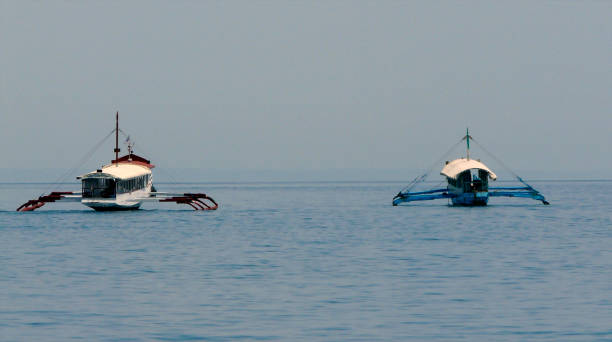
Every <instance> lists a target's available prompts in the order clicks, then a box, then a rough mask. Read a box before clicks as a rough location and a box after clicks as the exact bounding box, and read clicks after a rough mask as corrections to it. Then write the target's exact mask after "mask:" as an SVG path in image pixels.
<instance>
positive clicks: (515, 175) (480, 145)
mask: <svg viewBox="0 0 612 342" xmlns="http://www.w3.org/2000/svg"><path fill="white" fill-rule="evenodd" d="M472 141H473V142H475V143H476V144H477V145H478V147H480V148H481V149H482V150H483V151H484V152H485V153H486V154H488V155H489V156H491V157H492V158H493V159H494V160H495V161H497V162H498V163H499V164H500V165H501V166H502V167H503V168H504V169H506V171H509V172H510V173H511V174H512V175H513V176H514V177H515V178H516V179H517V180H518V181H519V182H521V183H523V184H525V185H527V186H528V187H530V188H531V189H533V187H531V185H529V184H527V182H525V181H524V180H523V179H522V178H521V177H520V176H519V175H517V174H516V172H514V171H512V169H510V167H508V165H506V164H504V162H503V161H501V160H500V159H499V158H497V157H495V155H493V153H491V152H489V151H488V150H487V149H486V148H485V147H484V146H482V144H480V143H479V142H478V141H476V140H474V138H472Z"/></svg>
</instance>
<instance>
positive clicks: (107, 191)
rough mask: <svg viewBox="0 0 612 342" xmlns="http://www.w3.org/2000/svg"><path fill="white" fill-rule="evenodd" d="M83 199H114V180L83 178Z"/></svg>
mask: <svg viewBox="0 0 612 342" xmlns="http://www.w3.org/2000/svg"><path fill="white" fill-rule="evenodd" d="M82 186H83V192H82V196H83V198H114V197H115V180H114V179H112V178H84V179H83V180H82Z"/></svg>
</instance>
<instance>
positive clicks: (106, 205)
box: [81, 185, 151, 211]
mask: <svg viewBox="0 0 612 342" xmlns="http://www.w3.org/2000/svg"><path fill="white" fill-rule="evenodd" d="M150 194H151V186H150V185H149V186H147V187H146V188H145V189H143V190H137V191H133V192H130V193H125V194H119V195H117V197H116V198H84V199H82V200H81V203H83V204H84V205H86V206H88V207H90V208H92V209H94V210H97V211H112V210H136V209H139V208H140V206H141V205H142V202H143V198H147V197H149V196H150Z"/></svg>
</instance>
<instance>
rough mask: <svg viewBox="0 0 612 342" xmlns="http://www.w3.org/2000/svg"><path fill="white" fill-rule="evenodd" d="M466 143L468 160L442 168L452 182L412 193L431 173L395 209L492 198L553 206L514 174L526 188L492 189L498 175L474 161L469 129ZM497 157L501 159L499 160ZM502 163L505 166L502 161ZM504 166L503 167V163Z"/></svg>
mask: <svg viewBox="0 0 612 342" xmlns="http://www.w3.org/2000/svg"><path fill="white" fill-rule="evenodd" d="M464 140H465V141H466V144H467V153H466V157H465V158H459V159H455V160H453V161H447V162H446V164H445V165H444V167H443V168H442V171H440V174H441V175H443V176H445V177H446V181H447V183H448V184H447V186H446V188H439V189H431V190H427V191H418V192H411V190H412V189H413V188H414V187H415V186H416V185H417V184H420V183H422V182H423V181H425V179H426V177H427V175H428V173H429V171H428V172H426V173H425V174H424V175H422V176H419V177H417V178H415V179H414V180H413V181H412V182H411V183H410V184H409V185H408V186H407V187H405V188H404V189H402V190H401V191H400V192H399V193H398V194H397V195H395V197H394V198H393V206H397V205H399V204H400V203H407V202H414V201H428V200H435V199H440V198H446V199H450V201H451V202H452V203H453V205H459V206H484V205H487V203H488V201H489V198H490V197H523V198H532V199H534V200H538V201H542V203H543V204H546V205H548V204H550V203H548V201H546V198H544V196H543V195H542V194H541V193H540V192H539V191H538V190H536V189H534V188H533V187H532V186H531V185H529V184H527V183H526V182H525V181H524V180H523V179H522V178H521V177H519V176H518V175H516V174H515V173H514V172H512V174H513V175H514V177H516V179H517V180H518V181H519V182H521V183H522V184H523V186H520V187H490V186H489V180H492V181H495V180H496V179H497V175H496V174H495V173H494V172H493V171H491V169H489V168H488V167H487V166H486V165H485V164H483V163H482V162H481V161H480V160H479V159H471V158H470V140H472V141H474V139H473V138H472V137H471V136H470V134H469V130H468V131H466V134H465V136H464V137H463V138H462V139H461V141H460V142H459V143H461V142H462V141H464ZM459 143H457V144H459ZM455 146H456V145H455ZM481 147H482V146H481ZM453 148H454V146H453ZM482 149H483V150H485V149H484V147H482ZM485 151H486V150H485ZM489 154H490V153H489ZM491 156H493V155H491ZM493 158H494V159H497V158H495V157H493ZM498 162H500V163H501V161H499V160H498ZM501 164H502V165H503V163H501ZM430 170H431V169H430Z"/></svg>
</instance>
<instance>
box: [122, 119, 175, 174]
mask: <svg viewBox="0 0 612 342" xmlns="http://www.w3.org/2000/svg"><path fill="white" fill-rule="evenodd" d="M119 133H121V134H122V135H123V137H124V138H127V137H128V136H129V135H127V134H126V133H125V132H124V131H122V130H121V129H119ZM138 148H139V149H141V150H142V152H143V153H144V154H145V155H147V156H153V155H152V154H150V153H149V152H148V151H146V150H145V149H144V148H142V145H138ZM157 170H158V171H159V172H160V173H163V174H164V175H165V176H166V177H168V178H170V180H171V181H172V182H174V183H178V181H177V180H176V178H174V176H173V175H172V174H170V171H166V170H165V169H164V168H161V167H159V166H157Z"/></svg>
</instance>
